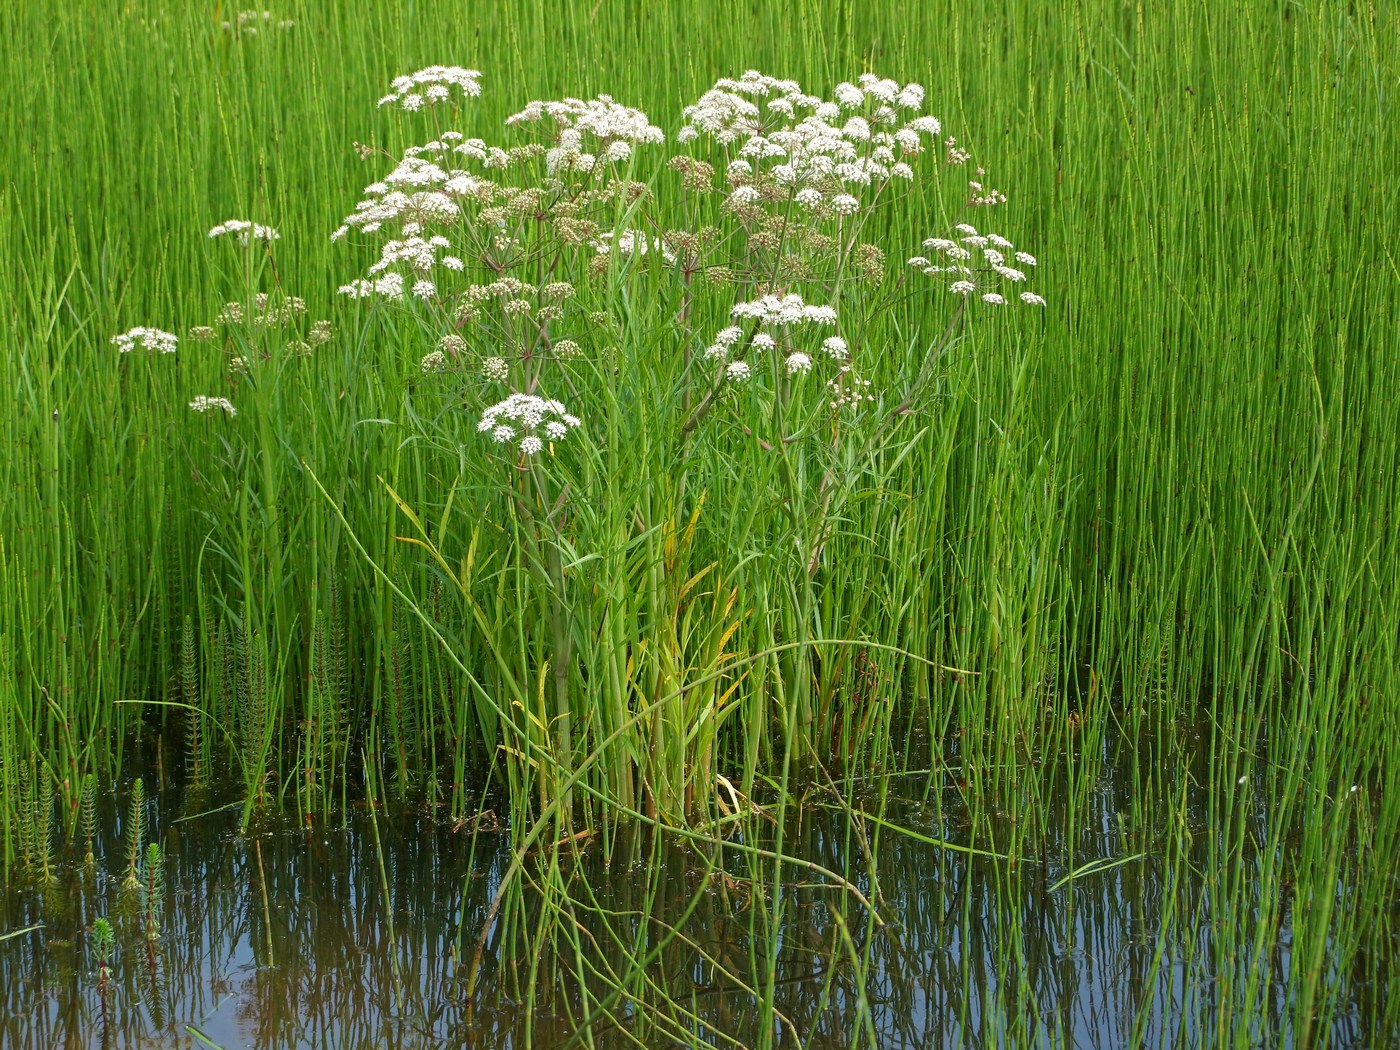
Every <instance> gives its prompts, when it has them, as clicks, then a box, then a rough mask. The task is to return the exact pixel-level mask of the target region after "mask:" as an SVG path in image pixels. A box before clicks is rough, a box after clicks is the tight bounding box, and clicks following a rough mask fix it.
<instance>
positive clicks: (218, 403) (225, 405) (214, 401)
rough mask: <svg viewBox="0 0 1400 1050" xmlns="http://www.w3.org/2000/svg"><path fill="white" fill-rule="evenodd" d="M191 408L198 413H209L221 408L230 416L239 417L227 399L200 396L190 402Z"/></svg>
mask: <svg viewBox="0 0 1400 1050" xmlns="http://www.w3.org/2000/svg"><path fill="white" fill-rule="evenodd" d="M190 408H192V409H194V410H195V411H196V412H208V411H209V410H210V409H211V408H221V409H223V410H224V411H225V412H226V413H228V414H229V415H230V416H236V415H238V413H237V412H236V411H235V410H234V407H233V405H232V404H230V403H229V400H228V398H226V397H206V396H205V395H203V394H200V395H199V396H198V397H196V398H195V399H194V400H193V401H191V402H190Z"/></svg>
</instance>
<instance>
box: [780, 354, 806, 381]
mask: <svg viewBox="0 0 1400 1050" xmlns="http://www.w3.org/2000/svg"><path fill="white" fill-rule="evenodd" d="M783 363H784V364H785V365H786V366H787V373H788V375H793V374H794V373H796V372H810V371H811V370H812V359H811V358H810V357H808V356H807V355H806V354H804V353H802V351H800V350H799V351H797V352H796V353H792V354H788V358H787V360H786V361H785V362H783Z"/></svg>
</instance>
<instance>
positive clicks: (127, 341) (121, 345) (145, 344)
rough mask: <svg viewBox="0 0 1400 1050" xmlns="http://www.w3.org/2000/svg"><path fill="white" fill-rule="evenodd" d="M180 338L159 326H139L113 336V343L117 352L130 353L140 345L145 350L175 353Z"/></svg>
mask: <svg viewBox="0 0 1400 1050" xmlns="http://www.w3.org/2000/svg"><path fill="white" fill-rule="evenodd" d="M178 343H179V339H178V338H177V337H175V336H173V335H171V334H170V333H169V332H162V331H161V330H160V329H159V328H144V327H141V326H137V327H136V328H132V329H130V330H128V331H126V332H123V333H122V334H121V335H114V336H112V345H113V346H115V347H116V348H117V353H120V354H129V353H131V351H133V350H135V349H136V348H137V347H138V346H139V347H140V348H141V349H143V350H149V351H150V352H151V353H153V354H173V353H174V352H175V348H176V345H177V344H178Z"/></svg>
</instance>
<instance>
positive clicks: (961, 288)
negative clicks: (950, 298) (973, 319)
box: [948, 281, 977, 295]
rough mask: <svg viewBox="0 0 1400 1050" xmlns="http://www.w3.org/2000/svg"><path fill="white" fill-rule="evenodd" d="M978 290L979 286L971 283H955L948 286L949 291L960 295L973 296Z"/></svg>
mask: <svg viewBox="0 0 1400 1050" xmlns="http://www.w3.org/2000/svg"><path fill="white" fill-rule="evenodd" d="M976 290H977V286H976V285H975V284H973V283H972V282H971V281H954V282H953V283H952V284H950V285H949V286H948V291H950V292H955V293H956V294H958V295H971V294H972V293H973V292H975V291H976Z"/></svg>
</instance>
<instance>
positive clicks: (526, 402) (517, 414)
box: [476, 394, 580, 456]
mask: <svg viewBox="0 0 1400 1050" xmlns="http://www.w3.org/2000/svg"><path fill="white" fill-rule="evenodd" d="M579 425H580V420H579V418H578V417H577V416H572V415H570V414H569V413H568V412H566V411H565V410H564V406H563V405H562V404H561V403H560V402H558V401H549V400H546V399H545V398H542V397H536V396H535V395H534V394H511V395H510V397H508V398H506V399H505V400H504V401H498V402H497V403H496V404H494V405H492V406H491V407H490V408H488V409H487V410H486V411H485V412H483V413H482V414H481V419H480V421H479V422H478V423H477V425H476V429H477V431H478V432H479V433H482V434H487V433H489V434H490V435H491V437H492V438H493V439H494V440H495V441H496V442H497V443H499V444H502V445H504V444H509V443H510V442H511V441H514V440H515V439H516V437H517V436H518V437H519V439H520V444H519V449H520V452H521V453H522V454H523V455H526V456H533V455H535V454H536V453H537V452H539V451H541V450H542V449H543V448H544V441H543V440H542V439H541V437H540V434H541V433H543V434H544V435H545V437H547V438H548V439H549V440H551V441H558V440H561V439H562V438H564V437H565V436H567V434H568V432H569V431H570V430H573V429H575V428H577V427H578V426H579Z"/></svg>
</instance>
